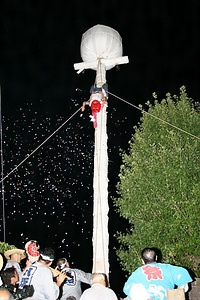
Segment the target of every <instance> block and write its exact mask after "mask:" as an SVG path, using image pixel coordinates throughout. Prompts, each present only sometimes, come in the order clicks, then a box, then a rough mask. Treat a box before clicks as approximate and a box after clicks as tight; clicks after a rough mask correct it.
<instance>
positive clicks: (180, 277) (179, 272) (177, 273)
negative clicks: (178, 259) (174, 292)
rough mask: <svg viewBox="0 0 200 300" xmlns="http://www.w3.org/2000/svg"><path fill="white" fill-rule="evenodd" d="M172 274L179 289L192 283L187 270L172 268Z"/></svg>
mask: <svg viewBox="0 0 200 300" xmlns="http://www.w3.org/2000/svg"><path fill="white" fill-rule="evenodd" d="M171 274H172V277H173V281H174V284H175V285H177V286H178V287H181V286H182V285H184V284H186V283H188V282H191V281H192V277H191V276H190V274H189V272H188V271H187V270H186V269H185V268H182V267H177V266H171Z"/></svg>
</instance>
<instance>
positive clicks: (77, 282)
mask: <svg viewBox="0 0 200 300" xmlns="http://www.w3.org/2000/svg"><path fill="white" fill-rule="evenodd" d="M56 269H57V270H58V271H60V272H62V273H64V274H66V275H67V276H68V277H69V279H67V280H65V281H64V282H63V284H62V285H61V287H60V290H61V294H60V300H66V299H67V297H69V296H74V297H75V298H76V300H79V299H80V297H81V294H82V289H81V284H82V282H83V283H86V284H88V285H90V281H91V276H92V274H91V273H86V272H84V271H82V270H79V269H74V268H70V266H69V263H68V261H67V259H66V258H59V259H58V261H57V266H56Z"/></svg>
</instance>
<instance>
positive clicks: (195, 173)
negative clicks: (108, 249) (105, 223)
mask: <svg viewBox="0 0 200 300" xmlns="http://www.w3.org/2000/svg"><path fill="white" fill-rule="evenodd" d="M147 105H148V111H147V112H144V111H143V113H142V117H141V122H140V123H139V124H138V126H136V127H135V133H134V135H133V136H132V139H131V141H130V149H129V153H128V154H123V155H122V159H123V160H122V165H121V169H120V174H119V178H120V180H119V183H118V185H117V192H118V194H119V197H118V198H117V199H115V205H116V207H117V210H118V211H119V213H120V215H121V216H123V217H124V218H126V219H127V220H128V221H129V223H130V230H129V232H126V233H117V239H118V241H119V244H120V246H119V249H118V250H117V255H118V257H119V259H120V262H121V265H122V268H123V269H124V270H126V271H128V272H132V271H133V270H134V269H135V268H137V267H138V266H140V265H141V259H140V252H141V250H142V249H143V248H145V247H156V248H159V249H160V250H161V251H162V255H163V261H165V262H169V263H172V264H176V265H182V266H185V267H189V268H190V269H192V270H193V271H194V272H195V274H196V276H198V275H200V270H199V264H200V234H199V232H200V140H199V138H195V137H193V136H191V135H189V134H187V133H185V132H183V131H180V130H178V129H177V128H174V127H172V126H170V125H169V124H166V123H163V122H162V121H160V120H158V119H157V118H160V119H162V120H165V121H167V122H169V123H170V124H173V125H174V126H176V127H178V128H181V129H182V130H184V131H186V132H189V133H191V134H192V135H194V136H197V137H200V110H199V104H198V103H194V102H193V101H192V99H190V98H189V97H188V96H187V94H186V90H185V87H181V88H180V95H179V96H173V97H172V96H171V95H170V94H167V95H166V99H163V100H162V101H160V102H159V101H158V100H157V95H156V94H154V104H153V105H152V104H150V103H149V102H148V103H147ZM150 114H151V115H154V116H156V117H157V118H154V117H152V116H151V115H150Z"/></svg>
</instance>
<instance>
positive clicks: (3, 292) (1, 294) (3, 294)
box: [0, 287, 14, 300]
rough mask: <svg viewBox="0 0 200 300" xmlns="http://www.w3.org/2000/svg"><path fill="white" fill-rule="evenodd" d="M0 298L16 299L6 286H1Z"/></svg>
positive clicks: (4, 299) (1, 299)
mask: <svg viewBox="0 0 200 300" xmlns="http://www.w3.org/2000/svg"><path fill="white" fill-rule="evenodd" d="M0 300H14V298H13V296H12V295H11V294H10V293H9V291H8V290H7V289H6V288H3V287H0Z"/></svg>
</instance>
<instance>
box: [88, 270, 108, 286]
mask: <svg viewBox="0 0 200 300" xmlns="http://www.w3.org/2000/svg"><path fill="white" fill-rule="evenodd" d="M95 283H100V284H102V285H104V286H107V277H106V274H104V273H93V274H92V277H91V284H95Z"/></svg>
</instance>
